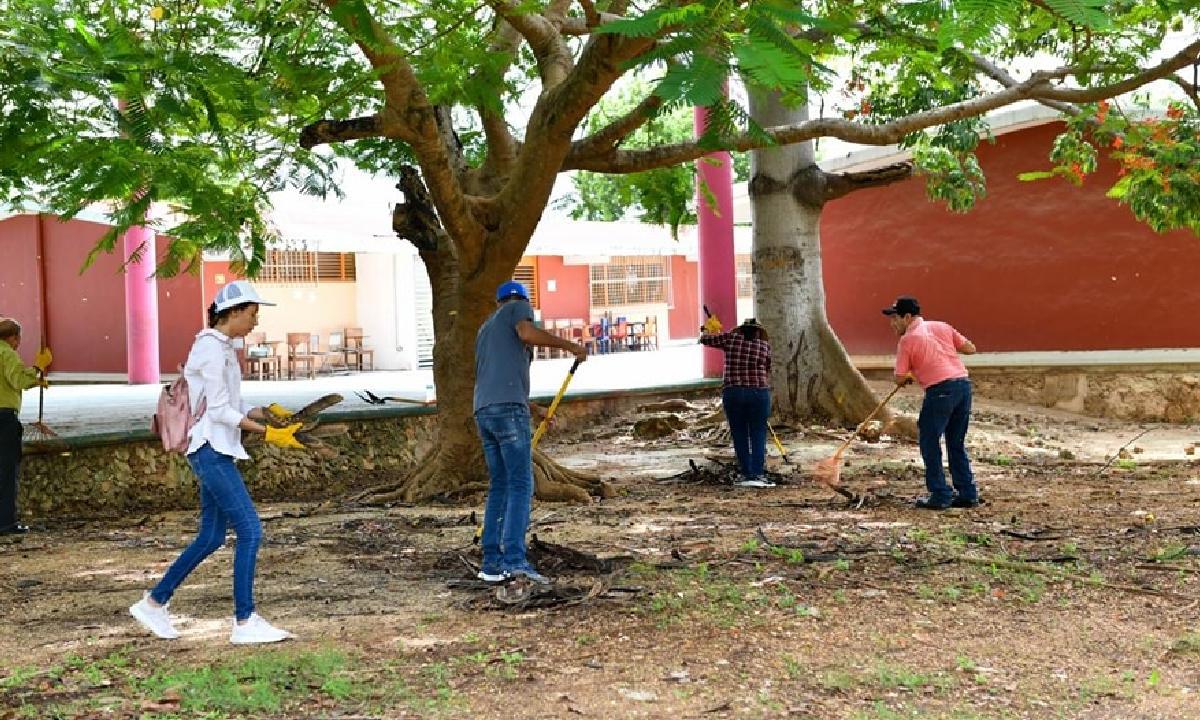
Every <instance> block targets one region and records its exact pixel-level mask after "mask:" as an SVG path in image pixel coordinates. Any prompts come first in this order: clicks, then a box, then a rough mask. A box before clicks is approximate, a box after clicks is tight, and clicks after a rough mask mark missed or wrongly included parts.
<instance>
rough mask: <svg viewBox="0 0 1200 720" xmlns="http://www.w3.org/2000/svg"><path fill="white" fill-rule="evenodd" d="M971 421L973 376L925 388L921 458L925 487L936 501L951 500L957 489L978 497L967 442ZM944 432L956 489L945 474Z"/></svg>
mask: <svg viewBox="0 0 1200 720" xmlns="http://www.w3.org/2000/svg"><path fill="white" fill-rule="evenodd" d="M970 421H971V381H970V380H968V379H967V378H956V379H954V380H946V381H944V382H940V383H938V384H937V385H931V386H929V387H928V388H926V389H925V401H924V402H923V403H922V404H921V417H920V418H918V420H917V427H918V428H919V429H920V445H921V459H922V460H924V461H925V488H926V489H927V490H929V498H930V500H932V501H934V502H937V503H949V502H950V501H951V500H952V499H953V498H954V493H958V496H959V497H960V498H962V499H963V500H967V501H972V500H977V499H979V491H978V490H977V489H976V488H975V476H974V475H972V474H971V461H970V460H968V459H967V447H966V444H965V441H966V437H967V424H968V423H969V422H970ZM943 434H944V435H945V436H946V454H947V455H948V456H949V461H950V477H951V478H952V479H953V480H954V491H953V492H951V490H950V486H949V485H947V484H946V474H945V472H944V471H943V470H942V445H941V439H942V435H943Z"/></svg>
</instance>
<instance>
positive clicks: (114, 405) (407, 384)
mask: <svg viewBox="0 0 1200 720" xmlns="http://www.w3.org/2000/svg"><path fill="white" fill-rule="evenodd" d="M701 356H702V348H701V347H700V346H699V345H697V344H694V343H686V344H678V345H669V346H666V347H664V348H662V349H661V350H656V351H653V352H628V353H618V354H612V355H597V356H593V357H591V358H590V359H588V361H587V362H586V363H584V364H583V365H582V366H581V367H580V369H579V371H578V372H576V374H575V377H574V378H573V379H572V381H571V385H570V387H569V388H568V389H567V396H568V397H570V396H572V395H575V396H578V395H588V394H596V393H611V392H620V391H624V390H639V389H650V388H670V387H676V386H678V387H684V388H686V387H697V386H699V387H714V388H715V387H718V386H719V385H720V383H719V381H715V380H705V379H704V378H703V377H702V374H701ZM892 360H893V359H892V358H891V357H889V356H857V357H854V358H853V361H854V363H855V365H857V366H858V367H859V369H861V370H877V371H878V370H885V371H886V369H888V368H890V367H891V366H892ZM965 360H966V364H967V367H968V368H978V369H983V368H1005V367H1013V368H1024V369H1029V368H1047V369H1048V368H1062V367H1069V366H1078V367H1122V368H1128V369H1130V370H1150V369H1156V368H1163V367H1173V368H1180V367H1186V368H1188V369H1190V370H1193V371H1194V370H1195V368H1197V367H1198V366H1200V349H1160V350H1119V351H1101V352H1036V353H982V354H979V355H973V356H971V357H968V358H966V359H965ZM571 362H572V361H571V360H570V359H557V360H537V361H535V362H534V363H533V369H532V372H531V377H530V380H531V384H532V393H533V397H534V399H540V400H547V401H548V400H549V399H550V398H552V397H553V396H554V394H555V393H556V392H558V388H559V386H560V385H561V384H562V381H563V378H564V377H565V376H566V373H567V370H568V369H569V368H570V366H571ZM53 380H54V375H53V373H51V382H53ZM432 384H433V371H432V370H428V369H426V370H411V371H376V372H364V373H353V374H348V375H333V376H318V377H317V379H315V380H307V379H306V380H290V381H289V380H284V381H253V380H247V381H245V383H244V384H243V385H242V390H243V393H244V395H245V398H246V400H247V401H248V402H250V403H253V404H255V405H265V404H268V403H271V402H278V403H281V404H283V405H284V406H286V407H292V408H296V407H300V406H302V405H304V404H305V403H308V402H310V401H312V400H315V399H316V398H318V397H320V396H322V395H325V394H328V393H340V394H341V395H342V396H343V397H345V400H344V401H343V402H342V403H341V404H340V405H338V406H337V407H336V408H334V409H333V410H332V411H330V415H331V416H333V417H338V416H346V415H348V416H351V417H353V416H359V417H381V416H382V417H386V416H394V415H411V414H422V413H430V412H434V410H433V408H430V407H423V406H420V405H400V404H388V405H385V406H382V407H380V406H375V405H368V404H366V403H364V402H363V401H362V400H360V399H359V398H358V397H357V396H355V394H354V392H355V391H362V390H370V391H371V392H373V393H375V394H376V395H393V396H397V397H406V398H411V399H413V400H424V399H425V395H426V392H427V388H426V386H429V385H432ZM160 387H161V386H160V385H125V384H90V385H51V387H50V389H49V390H47V391H46V401H45V402H46V409H45V422H46V424H47V425H49V426H50V427H51V428H53V429H54V430H55V431H57V432H58V433H59V434H60V435H61V436H63V437H65V438H69V439H73V438H86V437H93V436H106V435H112V434H121V433H135V434H142V435H146V436H148V433H149V428H150V417H151V416H152V415H153V413H154V408H155V405H156V404H157V402H158V394H159V390H160ZM435 392H436V391H435ZM36 418H37V391H36V390H29V391H27V392H26V393H25V396H24V402H23V407H22V411H21V420H22V421H24V422H25V423H26V424H28V423H29V422H31V421H33V420H35V419H36ZM27 439H28V432H27Z"/></svg>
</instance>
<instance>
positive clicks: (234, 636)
mask: <svg viewBox="0 0 1200 720" xmlns="http://www.w3.org/2000/svg"><path fill="white" fill-rule="evenodd" d="M292 637H296V636H295V635H293V634H291V633H290V632H288V631H287V630H284V629H282V628H277V627H275V626H274V625H272V624H271V623H269V622H267V621H266V620H264V619H263V617H262V615H259V614H258V613H250V618H249V619H247V620H246V622H244V623H238V621H237V619H236V618H235V619H234V621H233V632H232V633H230V635H229V642H231V643H233V644H234V645H252V644H255V643H273V642H279V641H280V640H287V639H288V638H292Z"/></svg>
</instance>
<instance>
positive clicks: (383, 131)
mask: <svg viewBox="0 0 1200 720" xmlns="http://www.w3.org/2000/svg"><path fill="white" fill-rule="evenodd" d="M400 134H401V128H400V125H399V123H395V122H392V123H388V122H386V121H385V120H384V118H383V116H382V115H379V114H376V115H366V116H364V117H357V118H352V119H350V120H318V121H317V122H315V123H312V124H310V125H306V126H305V127H304V128H303V129H302V130H301V131H300V147H302V148H304V149H306V150H311V149H313V148H314V147H316V146H318V145H332V144H333V143H340V142H347V141H350V140H362V139H363V138H373V137H392V138H394V137H399V136H400Z"/></svg>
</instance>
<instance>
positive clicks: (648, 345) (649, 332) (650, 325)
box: [642, 315, 658, 350]
mask: <svg viewBox="0 0 1200 720" xmlns="http://www.w3.org/2000/svg"><path fill="white" fill-rule="evenodd" d="M642 349H644V350H657V349H658V316H657V315H651V316H650V317H648V318H646V325H645V328H644V329H643V331H642Z"/></svg>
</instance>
